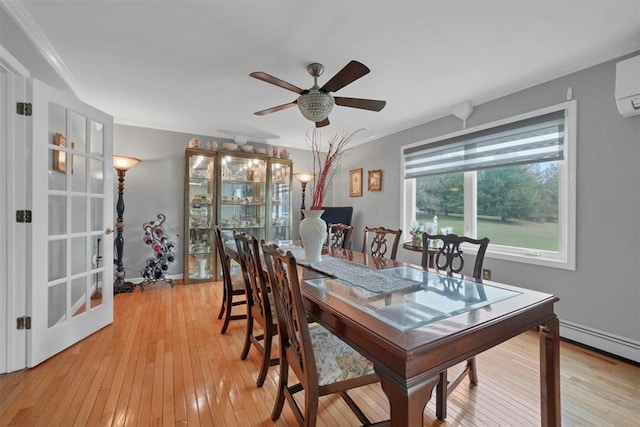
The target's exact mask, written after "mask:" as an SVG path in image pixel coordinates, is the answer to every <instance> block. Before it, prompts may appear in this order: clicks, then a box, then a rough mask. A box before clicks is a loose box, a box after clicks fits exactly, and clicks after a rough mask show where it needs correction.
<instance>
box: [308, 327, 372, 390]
mask: <svg viewBox="0 0 640 427" xmlns="http://www.w3.org/2000/svg"><path fill="white" fill-rule="evenodd" d="M309 332H310V334H311V343H312V344H313V353H314V356H315V360H316V366H317V368H318V385H326V384H332V383H335V382H338V381H344V380H348V379H351V378H357V377H361V376H363V375H368V374H372V373H373V372H374V371H373V364H372V363H371V362H370V361H369V360H368V359H367V358H365V357H364V356H362V355H361V354H360V353H358V352H357V351H356V350H354V349H353V348H352V347H351V346H349V344H347V343H345V342H344V341H342V340H341V339H340V338H338V337H337V336H335V335H334V334H332V333H331V332H329V331H328V330H327V329H325V328H324V327H322V326H320V325H315V326H311V327H310V328H309Z"/></svg>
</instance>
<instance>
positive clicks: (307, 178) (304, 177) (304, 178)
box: [293, 172, 314, 184]
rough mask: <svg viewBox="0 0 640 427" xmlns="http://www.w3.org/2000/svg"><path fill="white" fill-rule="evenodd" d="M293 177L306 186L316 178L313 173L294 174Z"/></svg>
mask: <svg viewBox="0 0 640 427" xmlns="http://www.w3.org/2000/svg"><path fill="white" fill-rule="evenodd" d="M293 176H294V177H295V178H296V179H297V180H298V181H300V182H301V183H303V184H306V183H307V182H309V181H311V180H312V179H313V177H314V175H313V174H312V173H311V172H296V173H294V174H293Z"/></svg>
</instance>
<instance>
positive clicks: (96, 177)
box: [89, 159, 104, 194]
mask: <svg viewBox="0 0 640 427" xmlns="http://www.w3.org/2000/svg"><path fill="white" fill-rule="evenodd" d="M103 168H104V162H103V161H101V160H93V159H92V160H91V176H90V178H89V179H90V181H91V184H90V185H91V187H90V188H89V191H90V192H92V193H98V194H102V192H103V191H104V171H103Z"/></svg>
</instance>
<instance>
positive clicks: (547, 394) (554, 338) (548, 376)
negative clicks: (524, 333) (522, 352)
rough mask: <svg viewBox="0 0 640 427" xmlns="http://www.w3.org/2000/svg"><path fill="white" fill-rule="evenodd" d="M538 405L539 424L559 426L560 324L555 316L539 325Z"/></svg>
mask: <svg viewBox="0 0 640 427" xmlns="http://www.w3.org/2000/svg"><path fill="white" fill-rule="evenodd" d="M540 405H541V417H542V420H541V425H542V426H543V427H547V426H548V427H555V426H560V424H561V411H560V324H559V322H558V318H557V317H554V318H553V319H552V320H550V321H548V322H547V323H546V324H544V325H541V326H540Z"/></svg>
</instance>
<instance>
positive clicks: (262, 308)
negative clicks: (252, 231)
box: [233, 231, 279, 387]
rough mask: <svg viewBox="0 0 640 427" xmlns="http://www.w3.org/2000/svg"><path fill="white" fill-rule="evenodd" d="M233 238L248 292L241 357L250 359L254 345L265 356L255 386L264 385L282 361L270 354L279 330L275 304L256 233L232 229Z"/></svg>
mask: <svg viewBox="0 0 640 427" xmlns="http://www.w3.org/2000/svg"><path fill="white" fill-rule="evenodd" d="M233 238H234V239H235V241H236V246H237V248H238V259H239V260H240V269H241V271H242V277H243V279H244V284H245V290H246V293H247V330H246V333H245V339H244V347H243V348H242V354H241V355H240V359H242V360H245V359H246V358H247V355H248V354H249V350H250V349H251V344H253V345H254V347H255V348H256V350H258V352H259V353H260V355H261V356H262V364H261V366H260V373H259V374H258V378H257V380H256V385H257V386H258V387H262V385H263V384H264V380H265V379H266V378H267V371H268V370H269V366H275V365H277V364H278V360H279V359H278V358H277V357H274V358H272V357H271V347H272V342H273V337H274V336H275V335H277V333H278V326H277V324H276V318H275V315H276V313H275V306H274V305H273V302H274V301H273V296H272V295H271V292H270V290H269V287H268V286H267V281H266V277H265V272H264V269H263V267H262V261H261V260H260V245H259V244H258V240H257V239H256V238H255V237H254V236H251V235H249V234H247V233H245V232H238V231H234V232H233ZM255 323H257V324H258V325H260V327H261V328H262V333H261V334H256V333H255V329H254V326H255Z"/></svg>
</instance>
